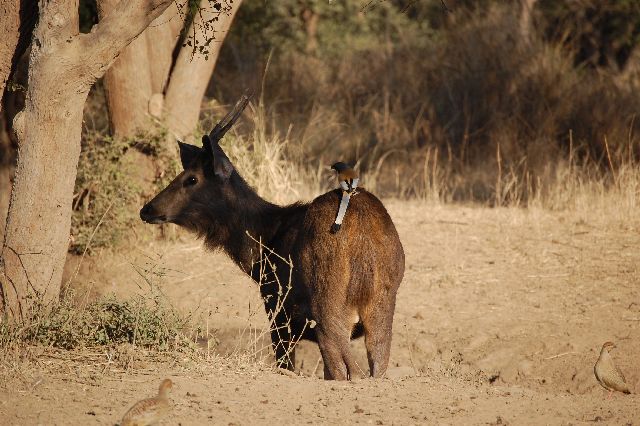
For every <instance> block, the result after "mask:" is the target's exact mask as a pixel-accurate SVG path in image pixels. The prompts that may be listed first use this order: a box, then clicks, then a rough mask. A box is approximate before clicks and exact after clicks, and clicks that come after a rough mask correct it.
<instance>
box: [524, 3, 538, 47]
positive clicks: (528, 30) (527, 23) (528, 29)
mask: <svg viewBox="0 0 640 426" xmlns="http://www.w3.org/2000/svg"><path fill="white" fill-rule="evenodd" d="M537 2H538V0H521V2H520V35H521V36H522V38H523V39H524V40H525V41H526V42H530V41H531V35H532V34H533V31H534V28H533V8H534V7H535V6H536V3H537Z"/></svg>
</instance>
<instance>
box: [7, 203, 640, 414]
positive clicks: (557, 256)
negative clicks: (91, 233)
mask: <svg viewBox="0 0 640 426" xmlns="http://www.w3.org/2000/svg"><path fill="white" fill-rule="evenodd" d="M387 205H388V208H389V211H390V213H391V215H392V217H393V218H394V221H395V223H396V226H397V228H398V231H399V233H400V237H401V240H402V242H403V245H404V248H405V252H406V257H407V261H406V272H405V278H404V281H403V283H402V285H401V287H400V292H399V295H398V302H397V308H396V315H395V322H394V342H393V349H392V354H391V367H390V369H389V371H388V377H387V378H386V379H383V380H376V381H374V380H370V379H364V380H357V381H354V382H348V383H343V382H325V381H323V380H321V379H319V377H320V375H321V372H322V365H321V364H320V365H318V359H319V352H318V350H317V347H316V346H315V345H313V344H310V343H301V344H300V345H299V351H298V357H297V361H296V363H297V366H298V369H299V371H300V372H301V373H302V374H303V376H300V377H290V376H285V375H281V374H278V373H276V372H273V371H272V370H270V369H269V368H268V367H265V366H264V365H263V364H260V363H256V362H253V360H252V359H250V357H243V354H246V353H249V352H253V350H254V349H256V348H259V347H261V345H263V343H264V342H263V340H261V339H259V338H255V334H252V333H251V331H255V330H259V329H261V328H262V327H264V326H265V323H266V319H265V315H264V313H263V312H262V306H261V302H260V299H259V297H258V291H257V288H256V287H255V286H254V285H253V284H252V282H251V281H250V280H249V279H248V278H247V277H245V276H243V275H242V273H241V272H240V271H239V270H238V268H237V267H235V265H233V264H232V263H231V262H230V261H229V260H228V259H227V258H226V257H225V256H224V255H221V254H212V253H206V252H204V250H203V249H202V248H201V245H200V243H199V242H197V241H195V240H193V239H191V238H189V237H184V236H181V237H180V238H178V239H177V241H174V242H157V241H156V242H148V243H145V244H140V245H139V246H138V247H137V248H136V249H135V250H134V251H133V252H126V253H103V254H102V255H101V256H94V257H92V258H91V259H88V260H86V259H85V261H84V262H83V264H82V267H81V268H80V269H81V271H80V275H79V279H78V280H77V281H82V282H83V283H84V288H85V289H88V288H90V289H91V291H92V293H93V294H106V293H109V292H115V293H117V294H118V295H121V296H126V295H130V294H132V293H134V292H140V291H146V289H147V288H148V284H147V283H146V281H145V280H144V279H142V277H141V275H139V274H138V273H136V272H135V271H134V266H136V267H137V268H138V270H145V271H146V272H145V273H148V274H150V275H152V276H153V277H155V278H154V280H155V279H156V278H157V280H155V281H154V282H156V281H157V282H161V283H162V287H161V288H162V291H163V292H164V293H165V294H166V296H167V298H168V299H169V300H170V301H171V302H172V303H174V304H175V305H176V306H177V307H179V308H180V309H182V310H185V311H194V310H195V311H196V312H197V313H199V314H200V315H202V316H203V318H208V320H207V321H206V324H207V326H208V327H209V328H210V333H211V334H213V335H215V340H216V341H215V342H214V340H213V339H212V340H211V341H210V342H209V343H210V351H209V354H208V355H209V356H206V357H205V356H203V357H202V358H203V359H202V360H194V359H193V358H188V357H180V356H177V355H176V356H174V358H172V359H170V360H167V359H165V360H163V361H153V360H148V359H147V360H145V361H140V362H137V363H134V365H133V367H132V368H129V369H128V370H127V371H125V370H124V369H122V368H119V367H117V365H116V364H117V363H111V362H110V360H111V358H110V355H107V354H104V353H100V352H99V351H98V352H96V353H87V352H86V351H85V352H83V353H80V354H77V355H74V353H65V352H51V351H48V352H46V353H43V354H41V355H39V356H33V355H32V356H30V359H35V361H30V368H24V367H11V366H9V365H5V366H3V367H2V374H1V375H0V378H2V380H3V383H2V384H0V424H3V425H4V424H7V425H9V424H15V425H23V424H111V425H113V424H115V423H116V422H118V420H119V418H120V417H121V416H122V414H123V413H124V412H125V411H126V409H127V407H128V406H129V405H130V404H131V403H132V402H133V401H135V400H136V399H139V398H142V397H147V396H152V395H153V394H154V393H155V391H156V389H157V386H158V384H159V383H160V381H161V380H162V379H163V378H165V377H169V378H171V379H172V380H173V381H174V382H175V387H174V389H173V392H172V397H171V398H172V401H173V405H174V408H173V411H172V412H171V414H170V415H169V417H168V418H167V419H166V420H165V421H164V423H163V424H167V425H169V424H182V425H191V424H224V425H230V424H235V425H241V424H242V425H244V424H257V423H265V422H267V421H269V422H273V423H274V424H305V423H320V424H338V423H340V424H345V423H365V424H387V425H388V424H396V425H400V424H591V423H594V422H595V423H598V422H602V423H604V424H640V397H638V396H637V395H635V394H632V395H622V394H615V395H613V397H612V398H611V399H606V396H607V394H606V391H605V390H604V389H602V388H601V387H600V386H599V385H598V384H597V382H596V380H595V378H594V375H593V365H594V363H595V361H596V359H597V357H598V353H599V350H600V347H601V345H602V343H603V342H605V341H607V340H612V341H614V342H616V343H617V346H618V348H617V349H616V350H614V352H613V356H614V358H615V359H616V361H617V363H618V365H619V366H620V368H621V369H622V370H623V371H624V372H625V374H626V376H627V381H628V382H629V383H630V384H631V387H632V389H633V390H634V391H636V390H637V391H639V392H640V362H639V358H638V354H639V353H640V330H639V327H640V298H639V293H640V273H639V268H640V213H639V214H638V216H637V217H635V218H632V219H631V220H629V219H627V220H618V219H612V218H611V217H606V216H605V215H599V216H598V215H595V216H593V217H592V216H588V215H584V217H581V216H580V215H576V214H572V213H553V212H546V211H538V210H518V209H488V208H467V207H459V206H444V207H429V206H425V205H422V204H420V203H418V202H399V201H388V202H387ZM353 347H354V350H355V351H356V352H357V354H358V356H359V360H360V361H359V362H360V365H364V366H366V365H367V364H366V361H365V360H366V358H365V353H364V344H363V342H362V341H356V342H354V343H353ZM142 358H144V357H142ZM16 365H20V364H19V363H16ZM11 368H14V370H11Z"/></svg>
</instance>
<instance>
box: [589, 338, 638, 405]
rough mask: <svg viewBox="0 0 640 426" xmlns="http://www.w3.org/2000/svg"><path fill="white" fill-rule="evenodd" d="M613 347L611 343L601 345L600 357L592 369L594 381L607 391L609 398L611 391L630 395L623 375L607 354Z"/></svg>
mask: <svg viewBox="0 0 640 426" xmlns="http://www.w3.org/2000/svg"><path fill="white" fill-rule="evenodd" d="M615 347H616V345H615V344H614V343H612V342H606V343H605V344H604V345H602V350H601V351H600V357H599V358H598V361H597V362H596V365H595V366H594V367H593V371H594V373H595V375H596V379H598V382H599V383H600V384H601V385H602V387H603V388H605V389H606V390H608V391H609V397H611V394H612V393H613V391H618V392H623V393H631V391H630V390H629V385H628V384H627V383H626V380H625V378H624V374H622V371H620V369H619V368H618V366H617V365H616V364H615V363H614V362H613V358H612V357H611V354H610V353H609V351H610V350H611V349H614V348H615Z"/></svg>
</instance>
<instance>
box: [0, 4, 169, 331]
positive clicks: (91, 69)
mask: <svg viewBox="0 0 640 426" xmlns="http://www.w3.org/2000/svg"><path fill="white" fill-rule="evenodd" d="M171 1H172V0H126V1H125V0H123V1H120V2H119V3H118V4H117V5H116V6H115V7H114V8H113V10H112V11H111V12H110V13H109V14H107V15H106V16H104V19H102V20H101V22H100V23H99V24H98V25H96V26H94V28H93V29H92V31H91V33H89V34H80V33H79V25H78V24H79V22H78V21H79V17H78V2H77V0H58V1H50V0H40V2H39V21H38V25H37V27H36V29H35V31H34V34H33V40H32V45H31V53H30V58H29V81H28V89H27V94H26V101H25V107H24V110H22V111H21V112H20V113H19V114H18V115H17V116H16V118H15V120H14V130H15V132H16V134H17V137H18V143H19V145H18V162H17V166H16V174H15V180H14V183H13V187H12V191H11V203H10V207H9V212H8V216H7V224H6V228H5V237H4V242H3V246H2V258H1V259H0V260H1V265H0V267H1V269H2V276H1V278H0V279H1V282H0V288H1V289H2V294H1V296H2V301H3V308H4V311H5V313H6V314H8V315H10V316H12V317H14V318H15V317H18V318H21V317H23V315H24V314H25V312H26V309H28V308H29V306H30V300H31V299H30V297H34V298H38V299H41V300H44V301H50V300H56V299H57V298H58V295H59V292H60V283H61V280H62V270H63V267H64V262H65V257H66V253H67V247H68V244H69V227H70V222H71V205H72V197H73V187H74V182H75V177H76V168H77V164H78V158H79V155H80V132H81V125H82V110H83V106H84V103H85V101H86V98H87V95H88V93H89V89H90V87H91V86H92V85H93V83H94V82H95V81H96V79H98V78H100V77H101V76H102V75H103V74H104V72H105V71H106V70H107V68H109V66H110V65H111V64H112V63H113V61H114V60H115V59H116V57H117V56H118V54H119V53H120V52H121V51H122V49H123V48H125V47H126V46H127V45H128V44H129V43H130V42H131V41H132V40H133V39H135V37H137V36H138V35H139V34H140V33H141V32H142V31H144V29H145V28H146V27H147V26H148V25H149V23H150V22H151V21H153V20H154V19H155V18H157V17H158V16H159V15H160V14H161V13H163V12H164V10H165V9H166V8H167V7H168V6H169V5H170V4H171Z"/></svg>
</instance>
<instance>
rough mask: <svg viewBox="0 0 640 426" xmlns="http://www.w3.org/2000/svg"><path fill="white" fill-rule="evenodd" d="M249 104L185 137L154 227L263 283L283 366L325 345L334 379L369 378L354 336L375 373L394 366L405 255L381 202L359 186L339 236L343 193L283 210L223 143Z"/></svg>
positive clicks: (157, 202) (328, 375) (154, 212)
mask: <svg viewBox="0 0 640 426" xmlns="http://www.w3.org/2000/svg"><path fill="white" fill-rule="evenodd" d="M248 102H249V96H246V95H245V96H243V97H242V98H240V100H239V101H238V102H237V103H236V104H235V106H234V108H233V109H232V110H231V111H230V112H229V113H228V114H227V115H226V116H225V117H224V118H223V119H222V120H221V121H220V122H219V123H218V124H216V125H215V126H214V128H213V129H212V130H211V132H210V134H209V135H206V134H205V135H204V136H202V147H197V146H195V145H190V144H186V143H183V142H180V141H178V145H179V153H180V161H181V163H182V167H183V171H182V172H180V174H178V176H176V177H175V178H174V180H173V181H171V183H169V184H168V185H167V187H166V188H164V189H163V190H162V191H160V192H159V193H158V194H157V195H156V196H155V197H154V198H153V199H151V201H149V202H148V203H147V204H145V205H144V207H142V209H141V210H140V218H141V219H142V220H143V221H144V222H146V223H149V224H164V223H173V224H176V225H178V226H180V227H182V228H185V229H186V230H188V231H190V232H192V233H195V234H196V235H197V236H198V237H199V238H201V239H202V240H203V241H204V246H205V248H206V249H208V250H220V249H221V250H223V251H224V252H225V253H226V254H227V255H228V256H229V257H230V258H231V260H232V261H233V262H234V263H235V264H236V265H237V266H238V267H239V268H240V269H241V270H242V271H244V272H245V273H246V274H248V275H249V276H250V277H251V278H252V279H253V280H254V281H255V282H257V283H258V284H259V288H260V294H261V297H262V299H263V301H264V307H265V311H266V313H267V317H268V318H269V321H271V322H272V324H273V327H271V331H270V335H271V341H272V347H273V351H274V353H275V359H276V365H277V366H278V367H279V368H282V369H285V370H290V371H294V367H295V344H296V343H297V342H298V341H300V339H304V340H310V341H313V342H316V343H317V344H318V346H319V349H320V353H321V356H322V360H323V365H324V378H325V379H327V380H349V379H356V378H362V377H364V376H365V372H364V371H363V370H361V368H360V366H359V365H358V364H357V362H356V361H355V358H354V356H353V354H352V353H351V351H350V340H351V339H356V338H359V337H362V336H364V341H365V348H366V352H367V360H368V364H369V375H370V377H373V378H380V377H383V376H384V374H385V372H386V370H387V365H388V363H389V355H390V349H391V337H392V326H393V315H394V311H395V304H396V294H397V292H398V288H399V286H400V283H401V281H402V278H403V275H404V267H405V256H404V250H403V247H402V243H401V242H400V238H399V236H398V232H397V231H396V228H395V225H394V223H393V221H392V219H391V217H390V215H389V213H388V212H387V210H386V209H385V207H384V205H383V204H382V202H381V201H380V200H379V199H378V198H377V197H376V196H375V195H373V194H372V193H370V192H368V191H367V190H366V189H364V188H360V187H359V188H358V191H357V193H356V194H355V195H354V196H353V201H352V203H351V204H350V206H349V210H348V211H347V213H346V216H345V218H344V222H343V224H342V229H341V231H340V232H339V233H332V232H330V230H331V226H332V224H333V222H334V218H335V215H336V212H337V210H338V206H339V204H340V198H341V191H340V190H339V189H335V190H331V191H328V192H327V193H324V194H322V195H320V196H318V197H317V198H315V199H314V200H313V201H311V202H306V203H305V202H297V203H294V204H291V205H285V206H280V205H276V204H273V203H271V202H269V201H267V200H265V199H263V198H262V197H260V196H259V195H258V194H257V193H256V191H255V190H254V189H253V188H251V187H250V186H249V185H248V184H247V182H246V181H245V180H244V179H243V178H242V176H241V175H240V174H239V173H238V171H237V170H236V169H235V167H234V166H233V164H232V163H231V161H230V160H229V158H228V157H227V155H226V154H225V152H224V151H223V150H222V148H221V147H220V144H219V141H220V140H221V139H222V137H223V136H224V135H225V133H226V132H227V131H228V130H229V129H230V128H231V127H232V126H233V124H234V123H235V122H236V120H237V119H238V117H239V116H240V115H241V113H242V112H243V110H244V109H245V107H246V105H247V103H248Z"/></svg>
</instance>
